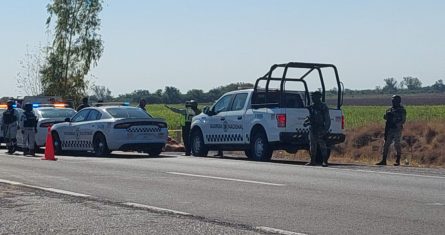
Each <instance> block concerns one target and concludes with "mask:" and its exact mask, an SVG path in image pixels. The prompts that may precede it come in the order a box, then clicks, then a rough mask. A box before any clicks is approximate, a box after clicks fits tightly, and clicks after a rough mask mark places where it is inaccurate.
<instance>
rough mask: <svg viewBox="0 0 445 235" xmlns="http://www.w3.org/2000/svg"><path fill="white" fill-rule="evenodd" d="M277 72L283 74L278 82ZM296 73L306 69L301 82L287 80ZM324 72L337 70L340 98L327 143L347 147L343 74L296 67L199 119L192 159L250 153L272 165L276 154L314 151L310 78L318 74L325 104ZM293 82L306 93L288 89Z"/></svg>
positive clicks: (226, 99)
mask: <svg viewBox="0 0 445 235" xmlns="http://www.w3.org/2000/svg"><path fill="white" fill-rule="evenodd" d="M277 68H280V69H281V70H282V71H283V74H280V76H279V77H274V76H273V74H274V72H276V71H275V70H277ZM290 69H302V70H303V71H304V73H303V74H302V75H301V76H299V77H298V78H290V77H288V76H287V75H288V74H289V70H290ZM323 69H333V70H334V74H335V75H334V77H335V83H336V84H337V89H336V92H337V95H338V96H337V97H338V99H336V102H337V104H336V106H335V107H334V108H331V107H330V109H329V114H330V116H331V128H330V132H329V135H328V136H327V143H328V145H329V146H332V145H335V144H338V143H341V142H343V141H344V140H345V135H344V133H343V130H344V116H343V113H342V110H341V105H342V101H343V93H342V90H343V85H342V83H341V82H340V80H339V78H338V73H337V68H336V67H335V66H334V65H331V64H313V63H297V62H291V63H287V64H276V65H273V66H272V67H271V69H270V71H269V72H268V73H267V74H266V75H264V76H263V77H260V78H258V79H257V81H256V83H255V86H254V88H253V89H246V90H237V91H232V92H228V93H226V94H224V95H223V96H222V97H220V98H219V99H218V100H217V101H216V102H215V103H214V104H213V105H212V106H211V107H206V108H204V111H203V113H201V114H200V115H197V116H195V117H194V118H193V120H192V125H191V134H190V142H191V150H192V154H193V155H194V156H206V155H207V153H208V151H209V150H233V151H244V152H245V154H246V156H247V157H248V158H250V159H252V160H257V161H268V160H270V159H271V157H272V152H273V150H286V151H288V152H291V153H295V152H296V151H298V150H300V149H309V139H308V132H309V127H304V126H303V123H304V120H305V119H306V117H307V116H309V111H308V109H307V107H308V106H309V105H310V95H309V89H308V84H307V82H306V80H305V78H306V79H308V78H309V76H308V75H309V74H310V73H312V72H315V74H316V75H317V77H319V81H320V83H321V84H320V87H321V88H319V90H320V91H321V92H322V94H323V97H322V99H323V101H325V94H326V90H325V84H324V78H323V75H322V70H323ZM261 82H265V86H263V87H261V86H260V85H259V84H260V83H261ZM273 82H276V83H277V85H276V86H275V87H277V88H272V83H273ZM291 82H297V83H300V85H301V87H302V89H301V90H289V89H286V87H288V86H289V85H288V84H289V83H291ZM289 87H290V86H289ZM318 155H319V154H318Z"/></svg>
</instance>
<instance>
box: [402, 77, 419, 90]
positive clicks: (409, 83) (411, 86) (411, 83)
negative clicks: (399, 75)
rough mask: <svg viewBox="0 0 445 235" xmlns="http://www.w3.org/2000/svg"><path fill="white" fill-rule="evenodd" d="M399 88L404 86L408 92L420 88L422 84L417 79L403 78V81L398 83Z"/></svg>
mask: <svg viewBox="0 0 445 235" xmlns="http://www.w3.org/2000/svg"><path fill="white" fill-rule="evenodd" d="M400 86H401V87H405V86H406V88H407V89H408V90H410V91H413V90H418V89H420V88H422V82H421V81H420V80H419V79H418V78H414V77H403V81H402V82H401V83H400Z"/></svg>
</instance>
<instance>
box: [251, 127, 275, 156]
mask: <svg viewBox="0 0 445 235" xmlns="http://www.w3.org/2000/svg"><path fill="white" fill-rule="evenodd" d="M250 145H251V148H250V151H251V153H250V159H252V160H255V161H270V159H271V158H272V149H271V147H270V145H269V142H268V140H267V136H266V134H265V133H264V132H263V131H259V132H256V133H255V134H254V135H253V138H252V142H251V143H250Z"/></svg>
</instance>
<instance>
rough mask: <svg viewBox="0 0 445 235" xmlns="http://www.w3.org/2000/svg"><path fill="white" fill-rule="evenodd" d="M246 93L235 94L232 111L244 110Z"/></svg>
mask: <svg viewBox="0 0 445 235" xmlns="http://www.w3.org/2000/svg"><path fill="white" fill-rule="evenodd" d="M246 99H247V93H241V94H237V95H236V96H235V99H233V104H232V109H231V110H232V111H236V110H241V109H243V108H244V104H245V103H246Z"/></svg>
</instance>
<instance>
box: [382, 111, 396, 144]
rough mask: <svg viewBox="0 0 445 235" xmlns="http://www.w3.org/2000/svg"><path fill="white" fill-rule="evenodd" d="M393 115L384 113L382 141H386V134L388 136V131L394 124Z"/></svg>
mask: <svg viewBox="0 0 445 235" xmlns="http://www.w3.org/2000/svg"><path fill="white" fill-rule="evenodd" d="M393 115H394V114H393V113H392V112H387V113H386V115H385V117H386V123H385V137H384V139H385V141H386V139H387V138H388V134H389V130H390V129H391V127H393V126H394V123H393V119H394V118H393Z"/></svg>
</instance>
